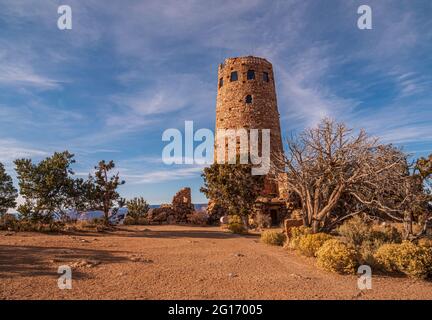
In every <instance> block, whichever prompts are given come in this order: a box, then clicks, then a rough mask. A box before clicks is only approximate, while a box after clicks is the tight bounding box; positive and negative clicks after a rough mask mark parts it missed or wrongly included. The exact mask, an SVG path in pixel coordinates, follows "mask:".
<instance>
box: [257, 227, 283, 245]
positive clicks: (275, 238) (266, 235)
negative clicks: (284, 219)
mask: <svg viewBox="0 0 432 320" xmlns="http://www.w3.org/2000/svg"><path fill="white" fill-rule="evenodd" d="M285 240H286V236H285V234H283V233H281V232H277V231H272V230H267V231H264V232H263V233H261V241H262V242H264V243H266V244H270V245H274V246H282V245H283V244H284V242H285Z"/></svg>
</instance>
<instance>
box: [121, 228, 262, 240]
mask: <svg viewBox="0 0 432 320" xmlns="http://www.w3.org/2000/svg"><path fill="white" fill-rule="evenodd" d="M120 230H121V231H126V230H122V229H120ZM129 231H130V230H127V232H128V234H125V235H124V236H125V237H138V238H165V239H173V238H203V239H232V238H241V237H244V238H257V237H259V235H258V234H244V235H243V234H234V233H229V232H224V231H221V230H202V229H200V230H191V229H188V230H154V229H153V230H152V229H146V230H134V231H133V232H129Z"/></svg>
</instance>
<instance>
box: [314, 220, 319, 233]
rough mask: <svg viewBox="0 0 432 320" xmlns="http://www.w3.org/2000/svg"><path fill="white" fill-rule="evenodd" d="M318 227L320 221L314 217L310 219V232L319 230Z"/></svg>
mask: <svg viewBox="0 0 432 320" xmlns="http://www.w3.org/2000/svg"><path fill="white" fill-rule="evenodd" d="M319 227H320V221H319V220H316V219H314V220H313V221H312V233H318V232H319Z"/></svg>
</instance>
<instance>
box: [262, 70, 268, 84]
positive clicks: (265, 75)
mask: <svg viewBox="0 0 432 320" xmlns="http://www.w3.org/2000/svg"><path fill="white" fill-rule="evenodd" d="M263 81H265V82H269V75H268V73H267V72H264V73H263Z"/></svg>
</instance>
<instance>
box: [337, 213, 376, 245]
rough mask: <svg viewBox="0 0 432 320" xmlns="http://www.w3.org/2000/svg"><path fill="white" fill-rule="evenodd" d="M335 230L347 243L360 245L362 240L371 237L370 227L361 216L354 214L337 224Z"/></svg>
mask: <svg viewBox="0 0 432 320" xmlns="http://www.w3.org/2000/svg"><path fill="white" fill-rule="evenodd" d="M337 232H338V233H339V235H340V236H341V237H343V238H344V240H345V241H346V242H347V243H349V244H351V245H353V246H354V247H360V246H361V244H362V243H363V242H364V241H366V240H369V239H371V234H372V228H371V225H370V224H369V223H367V222H366V221H364V220H363V219H362V217H360V216H354V217H353V218H351V219H349V220H347V221H345V222H344V223H343V224H342V225H341V226H339V228H338V229H337Z"/></svg>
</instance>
